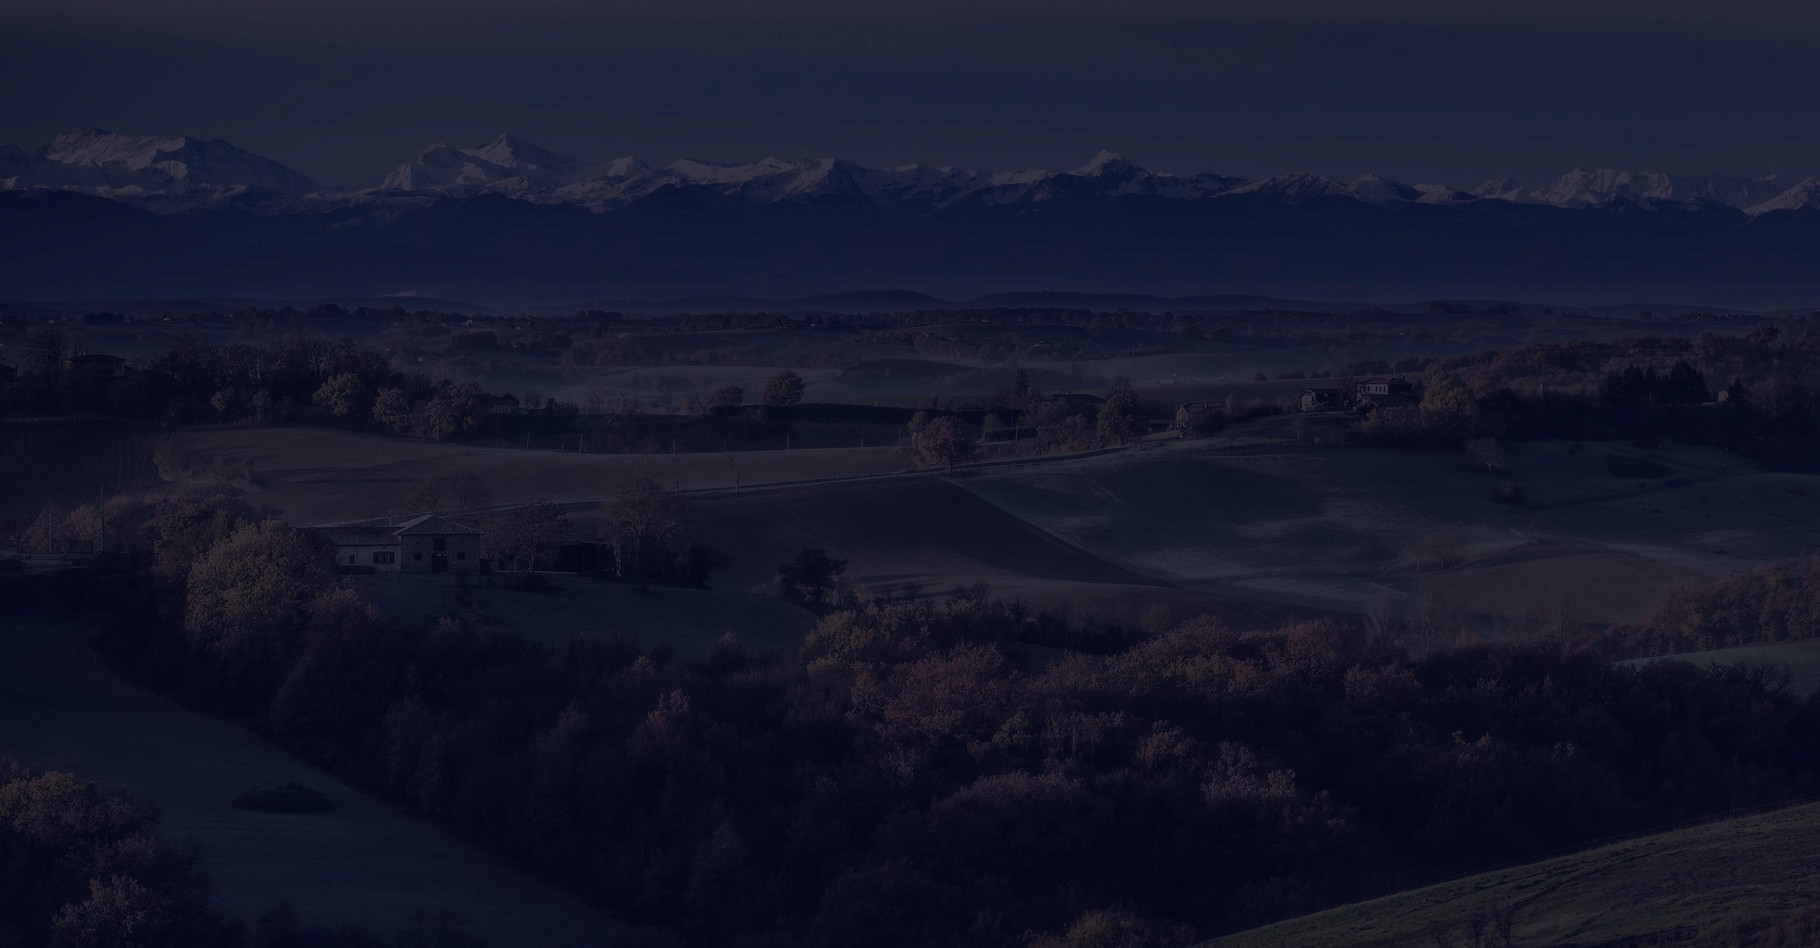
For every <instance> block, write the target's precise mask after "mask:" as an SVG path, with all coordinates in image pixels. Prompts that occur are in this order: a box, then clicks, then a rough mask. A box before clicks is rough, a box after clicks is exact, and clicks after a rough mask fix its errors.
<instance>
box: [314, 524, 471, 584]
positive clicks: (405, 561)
mask: <svg viewBox="0 0 1820 948" xmlns="http://www.w3.org/2000/svg"><path fill="white" fill-rule="evenodd" d="M322 532H323V534H324V535H325V536H327V537H328V540H329V542H330V543H331V544H333V545H334V547H335V565H336V567H338V568H340V569H347V568H349V567H354V568H357V569H361V570H362V571H364V570H365V569H366V568H371V569H372V570H373V571H375V572H380V573H473V572H477V571H479V569H480V538H481V537H482V536H483V535H484V534H482V533H481V532H480V531H479V530H476V529H474V528H473V527H464V526H462V525H461V524H459V523H454V522H452V521H450V520H447V519H444V518H442V517H439V516H437V515H436V514H425V515H424V516H421V517H417V518H415V519H412V520H407V521H405V522H404V523H401V524H398V525H397V526H392V527H327V528H324V529H323V531H322Z"/></svg>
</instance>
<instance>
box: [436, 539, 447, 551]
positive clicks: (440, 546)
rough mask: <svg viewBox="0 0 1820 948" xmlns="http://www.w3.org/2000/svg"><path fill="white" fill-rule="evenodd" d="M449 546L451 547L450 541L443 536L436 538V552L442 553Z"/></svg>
mask: <svg viewBox="0 0 1820 948" xmlns="http://www.w3.org/2000/svg"><path fill="white" fill-rule="evenodd" d="M448 548H449V541H447V540H444V539H443V538H441V537H437V538H436V552H438V553H441V552H442V551H443V550H446V549H448Z"/></svg>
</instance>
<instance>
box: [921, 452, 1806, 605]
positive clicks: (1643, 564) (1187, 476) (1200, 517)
mask: <svg viewBox="0 0 1820 948" xmlns="http://www.w3.org/2000/svg"><path fill="white" fill-rule="evenodd" d="M1266 434H1267V435H1268V434H1269V432H1266ZM1506 451H1507V454H1508V465H1509V470H1508V471H1506V472H1503V473H1499V474H1496V475H1491V474H1477V473H1474V472H1472V471H1471V470H1470V469H1469V467H1468V465H1467V462H1466V460H1465V459H1464V457H1463V456H1462V455H1461V454H1459V453H1458V452H1448V451H1424V450H1390V449H1379V448H1362V447H1333V446H1320V445H1304V444H1298V443H1295V442H1294V441H1293V440H1291V439H1285V438H1281V437H1275V438H1272V439H1271V440H1263V439H1261V438H1258V437H1248V438H1247V439H1246V440H1245V441H1244V442H1241V445H1240V446H1237V447H1234V446H1232V443H1231V441H1230V440H1229V439H1228V438H1227V437H1226V436H1225V435H1222V436H1221V437H1219V438H1216V439H1209V440H1205V441H1186V442H1179V443H1174V444H1162V445H1155V446H1148V447H1146V448H1145V449H1143V450H1139V451H1132V452H1122V453H1117V454H1108V455H1100V456H1096V457H1088V458H1081V459H1075V460H1065V461H1057V462H1054V463H1050V464H1044V465H1032V466H1028V467H1018V468H1003V469H993V470H982V471H977V472H971V473H968V474H966V475H964V476H960V477H957V478H956V479H955V481H956V483H959V484H961V485H962V486H964V487H966V488H967V489H968V490H970V491H972V492H973V493H975V494H977V495H979V496H980V497H981V498H983V499H985V500H987V501H989V502H991V503H992V504H993V505H995V506H997V507H999V508H1001V509H1003V510H1005V511H1007V512H1008V513H1011V514H1012V515H1014V516H1016V517H1018V518H1019V519H1022V520H1025V521H1027V522H1029V523H1032V524H1034V525H1035V526H1037V527H1039V528H1041V529H1043V530H1045V531H1047V532H1049V533H1051V534H1054V535H1055V536H1057V537H1060V538H1061V539H1063V540H1065V541H1067V542H1069V543H1071V544H1073V545H1074V546H1077V547H1079V548H1081V549H1083V550H1085V551H1087V552H1088V553H1091V554H1093V555H1095V556H1097V557H1099V558H1101V559H1104V560H1107V561H1108V562H1111V563H1114V564H1117V565H1119V566H1122V567H1124V568H1126V569H1129V570H1132V571H1133V572H1137V573H1141V574H1144V575H1148V576H1154V577H1157V578H1158V579H1161V580H1164V581H1167V582H1170V583H1173V584H1175V585H1178V586H1181V587H1183V588H1186V589H1195V590H1200V591H1203V592H1207V593H1211V594H1213V595H1216V596H1220V597H1222V598H1241V599H1254V600H1267V601H1276V602H1284V603H1295V604H1300V605H1305V606H1311V607H1316V608H1326V609H1337V610H1351V611H1363V610H1364V609H1365V608H1366V607H1367V605H1368V604H1370V603H1371V602H1373V601H1374V600H1378V599H1383V600H1386V601H1388V602H1389V603H1391V604H1393V605H1394V606H1395V607H1396V608H1397V609H1398V610H1400V611H1402V612H1404V613H1405V614H1409V613H1411V612H1414V611H1416V610H1418V609H1419V608H1435V609H1444V610H1450V611H1459V612H1466V613H1470V614H1478V615H1480V616H1483V617H1486V618H1487V619H1490V620H1494V621H1498V622H1507V623H1510V624H1516V623H1518V621H1519V620H1523V619H1525V617H1529V618H1535V619H1542V618H1546V617H1547V616H1548V614H1550V613H1554V614H1556V615H1555V616H1554V618H1555V619H1556V620H1557V621H1566V622H1570V623H1577V622H1613V621H1618V620H1624V619H1633V618H1636V617H1637V616H1639V615H1640V614H1641V613H1642V612H1644V611H1645V610H1647V609H1648V608H1649V607H1650V606H1651V605H1652V604H1653V603H1654V602H1655V601H1656V598H1657V597H1658V596H1659V595H1660V593H1661V592H1662V590H1663V589H1665V588H1666V587H1668V586H1670V585H1673V584H1675V583H1677V582H1682V581H1686V580H1690V579H1698V578H1705V577H1712V576H1717V575H1720V574H1723V573H1725V572H1729V571H1731V570H1735V569H1743V568H1749V567H1752V566H1756V565H1758V564H1760V563H1763V562H1767V561H1769V560H1772V559H1778V558H1782V557H1787V556H1792V555H1796V554H1798V553H1800V552H1803V551H1805V550H1808V549H1811V548H1812V547H1813V546H1814V545H1815V544H1816V543H1820V478H1815V477H1811V476H1805V475H1795V474H1765V473H1762V472H1760V471H1758V470H1756V469H1755V468H1752V467H1750V466H1749V465H1747V464H1746V463H1744V462H1742V461H1740V460H1739V459H1737V458H1735V457H1732V456H1730V455H1725V454H1724V453H1723V452H1718V451H1712V450H1707V449H1694V448H1664V449H1662V451H1661V452H1660V453H1661V454H1662V455H1663V456H1664V459H1665V461H1666V462H1667V463H1668V464H1670V465H1671V466H1672V467H1673V468H1674V469H1675V471H1676V472H1677V474H1679V475H1681V476H1682V477H1685V478H1686V481H1685V482H1682V483H1680V484H1679V486H1671V482H1670V481H1669V480H1666V479H1659V480H1655V481H1651V482H1638V481H1635V480H1626V479H1621V478H1617V477H1613V476H1612V475H1611V474H1610V473H1609V472H1608V471H1607V470H1606V467H1605V457H1606V455H1607V454H1608V453H1614V452H1616V453H1631V454H1634V453H1638V452H1636V451H1634V449H1631V448H1630V446H1629V445H1622V446H1609V445H1586V446H1583V447H1582V448H1580V449H1578V450H1574V449H1572V448H1571V446H1569V445H1567V444H1563V443H1558V442H1544V443H1537V444H1511V445H1508V446H1507V448H1506ZM1501 481H1514V482H1516V483H1518V484H1520V485H1522V486H1523V487H1524V488H1525V490H1526V491H1527V493H1528V496H1529V499H1530V500H1531V501H1532V502H1534V506H1532V507H1517V506H1511V505H1504V504H1499V503H1496V502H1494V501H1493V500H1492V499H1491V496H1490V494H1491V488H1492V487H1493V486H1494V485H1496V484H1498V483H1499V482H1501Z"/></svg>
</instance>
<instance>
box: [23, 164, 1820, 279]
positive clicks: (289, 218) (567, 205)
mask: <svg viewBox="0 0 1820 948" xmlns="http://www.w3.org/2000/svg"><path fill="white" fill-rule="evenodd" d="M376 180H377V183H376V184H375V185H374V186H371V187H363V188H329V187H325V186H323V185H321V184H319V183H317V182H315V181H313V180H311V179H310V178H309V177H308V176H306V175H303V174H300V173H298V172H296V171H293V170H291V169H289V168H287V167H285V166H284V165H283V164H281V163H279V162H277V161H275V160H272V159H270V158H266V157H262V156H259V155H256V154H253V153H251V152H248V151H245V150H243V149H241V148H238V147H236V146H234V145H232V144H229V143H227V142H223V141H218V140H217V141H201V140H198V139H194V138H188V137H157V136H134V135H120V134H114V133H110V132H106V131H102V130H99V129H92V130H89V131H85V132H73V133H67V134H63V135H58V136H57V137H56V138H54V139H52V140H51V142H50V143H49V144H47V145H45V146H44V147H42V148H39V149H36V150H33V151H27V150H26V149H24V148H21V147H18V146H13V145H5V146H0V250H4V251H5V259H3V260H0V286H4V287H5V290H3V291H0V292H4V295H7V296H12V297H15V298H22V297H25V296H29V295H34V294H35V295H39V296H42V297H44V298H52V297H68V296H70V295H71V294H80V295H95V294H96V293H112V292H159V291H166V292H183V293H198V292H213V293H227V292H232V293H242V294H245V293H253V294H260V293H276V292H279V291H287V292H288V291H298V290H303V291H321V292H337V293H349V292H360V293H369V292H399V291H407V290H410V291H415V290H425V291H430V292H449V291H452V290H459V291H462V292H466V293H468V294H470V295H472V294H473V293H474V291H475V290H476V289H481V290H483V291H484V290H486V289H489V288H490V289H494V290H499V289H502V288H505V287H508V286H510V287H517V289H516V290H512V292H540V290H537V289H535V288H544V289H545V290H547V291H548V292H552V293H559V292H577V293H589V292H602V291H607V292H613V293H616V294H623V293H625V292H628V291H632V292H636V291H638V290H639V289H641V288H649V289H650V290H652V291H654V292H657V291H661V292H679V291H680V292H692V291H694V290H696V289H700V288H704V287H713V288H714V289H715V290H716V291H717V292H723V291H726V292H754V291H778V290H782V291H784V292H800V293H813V292H835V291H841V290H848V289H859V288H867V287H877V286H885V285H890V286H916V287H918V288H922V289H929V290H934V291H937V292H942V291H948V292H953V291H954V290H955V289H956V288H957V287H961V286H965V287H968V288H972V289H979V290H984V289H989V288H993V287H999V288H1008V287H1012V286H1024V287H1029V286H1033V285H1035V286H1054V285H1062V284H1065V285H1067V286H1070V287H1073V288H1087V287H1093V288H1096V289H1109V288H1117V289H1125V290H1134V291H1135V290H1144V291H1151V290H1157V289H1164V288H1169V289H1177V290H1180V289H1190V290H1191V291H1196V292H1198V291H1214V292H1220V291H1226V290H1243V291H1251V290H1255V289H1265V288H1267V289H1269V290H1274V291H1283V290H1291V291H1295V292H1311V291H1319V289H1320V288H1321V287H1323V286H1335V287H1338V286H1345V287H1353V288H1359V287H1366V288H1369V287H1392V286H1394V287H1398V288H1409V289H1417V288H1419V287H1422V286H1427V285H1439V284H1445V285H1448V286H1456V287H1474V288H1504V287H1508V288H1532V289H1542V288H1551V287H1553V288H1564V289H1566V288H1597V287H1610V288H1617V287H1637V288H1653V287H1661V286H1668V287H1673V286H1710V287H1733V288H1744V289H1753V288H1755V289H1762V290H1766V291H1767V290H1768V289H1769V288H1772V287H1774V288H1779V289H1778V292H1782V291H1789V292H1794V291H1797V290H1799V291H1800V292H1806V291H1805V290H1803V289H1800V288H1806V287H1820V254H1815V253H1813V252H1812V251H1813V250H1814V249H1816V248H1820V178H1808V179H1805V180H1802V181H1788V180H1783V179H1779V178H1776V177H1767V178H1756V179H1750V178H1739V177H1724V176H1717V175H1713V176H1701V177H1693V176H1676V175H1667V174H1659V173H1638V172H1628V171H1613V170H1609V169H1597V170H1592V171H1585V170H1580V169H1575V170H1574V171H1571V172H1569V173H1567V174H1565V175H1562V176H1561V177H1559V178H1557V179H1555V180H1553V181H1549V182H1545V183H1541V184H1538V185H1533V186H1529V185H1524V184H1522V183H1519V182H1517V181H1514V180H1510V179H1498V180H1493V181H1488V182H1485V183H1483V184H1481V185H1479V186H1477V187H1473V188H1469V189H1462V188H1456V187H1451V186H1447V185H1442V184H1433V183H1418V184H1408V183H1404V182H1399V181H1394V180H1390V179H1387V178H1382V177H1379V176H1376V175H1366V176H1364V177H1360V178H1358V179H1356V180H1354V181H1351V182H1342V181H1335V180H1330V179H1327V178H1323V177H1320V176H1317V175H1312V174H1284V175H1276V176H1271V177H1266V178H1262V179H1256V180H1246V179H1243V178H1238V177H1232V176H1226V175H1219V174H1195V175H1170V174H1162V173H1157V172H1153V171H1150V170H1147V169H1145V168H1142V167H1140V166H1138V165H1136V164H1133V163H1132V162H1130V161H1127V160H1125V159H1124V158H1122V157H1120V156H1119V155H1116V154H1113V153H1110V152H1101V153H1099V154H1098V155H1095V156H1094V157H1093V159H1092V160H1090V161H1088V162H1087V163H1086V164H1084V165H1082V166H1080V167H1078V168H1075V169H1072V170H1068V171H1059V172H1055V171H1043V170H1020V171H998V172H978V171H970V170H962V169H958V168H953V167H948V166H930V165H916V164H911V165H901V166H895V167H888V168H867V167H862V166H860V165H857V164H854V163H852V162H848V161H845V160H842V159H838V158H819V159H794V160H780V159H776V158H766V159H764V160H762V161H757V162H753V163H750V164H721V163H715V162H707V161H699V160H694V159H678V160H676V161H673V162H670V163H669V164H666V165H663V166H661V167H658V166H653V165H651V164H647V163H645V162H643V161H640V160H639V159H636V158H631V157H623V158H617V159H612V160H607V161H585V160H580V159H575V158H570V157H567V156H564V155H560V154H557V153H555V152H552V151H550V150H548V149H545V148H541V147H539V146H537V145H534V144H531V143H529V142H526V141H523V140H521V139H518V138H514V137H512V136H509V135H502V136H500V137H498V138H496V139H494V140H493V141H490V142H487V143H485V144H481V145H477V146H473V147H457V146H453V145H448V144H441V143H438V144H434V145H431V146H429V147H427V148H425V149H423V150H422V151H420V152H419V153H417V154H415V155H413V156H411V157H409V158H407V159H406V160H404V161H403V162H401V163H400V164H399V165H397V166H396V167H395V168H393V169H392V170H391V171H390V172H389V173H386V174H385V175H383V177H378V178H377V179H376Z"/></svg>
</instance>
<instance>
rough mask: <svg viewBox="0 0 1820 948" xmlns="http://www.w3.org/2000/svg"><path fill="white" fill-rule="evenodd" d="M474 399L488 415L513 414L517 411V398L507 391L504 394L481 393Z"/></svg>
mask: <svg viewBox="0 0 1820 948" xmlns="http://www.w3.org/2000/svg"><path fill="white" fill-rule="evenodd" d="M475 401H476V402H477V403H478V404H479V405H480V407H481V408H482V409H483V410H485V411H486V413H487V414H489V415H515V414H517V413H518V410H519V405H518V399H517V398H516V397H515V396H513V395H512V393H510V392H507V393H506V394H504V395H482V396H480V397H479V398H478V399H475Z"/></svg>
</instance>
